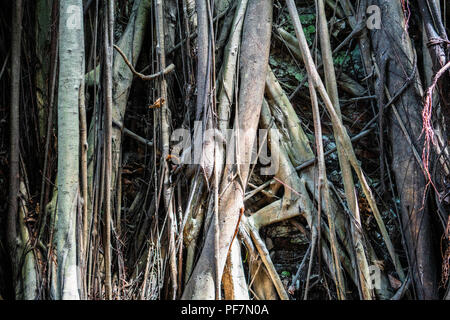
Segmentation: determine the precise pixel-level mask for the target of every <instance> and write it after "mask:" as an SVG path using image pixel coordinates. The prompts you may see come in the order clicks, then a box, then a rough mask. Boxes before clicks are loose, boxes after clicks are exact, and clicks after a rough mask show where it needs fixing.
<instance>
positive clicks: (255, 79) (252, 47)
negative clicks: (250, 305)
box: [182, 0, 272, 299]
mask: <svg viewBox="0 0 450 320" xmlns="http://www.w3.org/2000/svg"><path fill="white" fill-rule="evenodd" d="M271 26H272V1H271V0H262V1H259V0H251V1H249V3H248V8H247V14H246V16H245V20H244V27H243V37H242V49H241V58H240V73H241V79H240V83H241V86H240V92H239V109H238V119H237V121H236V125H237V126H235V129H238V128H239V129H240V137H239V141H238V146H237V150H238V151H237V154H239V156H240V163H241V164H240V165H238V166H239V169H238V168H236V166H235V165H227V166H226V167H225V171H224V178H223V180H222V183H221V193H222V196H221V199H220V202H219V228H220V236H219V238H220V252H219V261H218V264H219V270H220V271H221V272H222V271H223V269H224V266H225V261H226V258H227V254H228V249H229V246H230V243H231V240H232V238H233V235H234V233H235V230H236V227H237V222H238V219H239V212H240V210H241V208H243V198H244V188H245V186H244V185H245V183H246V181H247V177H248V173H249V163H250V156H251V150H252V147H253V143H254V141H255V138H256V129H257V126H258V120H259V115H260V111H261V105H262V101H263V96H264V80H265V75H266V72H267V63H268V60H269V48H270V36H271ZM244 129H245V131H244ZM244 132H245V133H244ZM237 171H238V172H239V175H240V177H239V178H237V177H235V174H236V172H237ZM243 184H244V185H243ZM221 277H222V275H221V274H220V275H219V278H221ZM214 288H215V285H214V226H213V224H211V225H210V227H209V229H208V231H207V235H206V240H205V246H204V247H203V250H202V253H201V255H200V258H199V261H198V262H197V265H196V266H195V268H194V271H193V274H192V276H191V278H190V280H189V281H188V283H187V285H186V288H185V291H184V293H183V297H182V298H183V299H214V298H215V292H214Z"/></svg>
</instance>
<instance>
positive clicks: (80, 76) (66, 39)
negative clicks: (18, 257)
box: [54, 0, 84, 300]
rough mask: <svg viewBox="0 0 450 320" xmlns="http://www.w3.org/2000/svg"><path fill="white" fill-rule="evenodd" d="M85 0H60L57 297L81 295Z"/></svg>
mask: <svg viewBox="0 0 450 320" xmlns="http://www.w3.org/2000/svg"><path fill="white" fill-rule="evenodd" d="M82 12H83V2H82V0H66V1H61V2H60V22H59V36H60V39H61V40H60V41H59V57H60V59H59V61H60V62H59V86H58V201H57V221H56V234H55V247H56V254H57V261H58V267H57V274H56V277H57V279H56V283H57V291H56V296H55V297H54V298H56V299H69V300H71V299H79V298H80V294H79V287H78V283H79V281H78V276H77V268H78V266H77V258H76V257H77V243H76V223H77V220H76V216H77V215H76V213H77V212H76V211H77V203H78V190H79V185H78V182H79V181H78V180H79V177H78V174H79V168H78V167H79V140H80V137H79V135H80V133H79V122H78V121H79V120H78V119H79V116H78V103H79V95H80V87H81V83H82V81H84V36H83V16H82Z"/></svg>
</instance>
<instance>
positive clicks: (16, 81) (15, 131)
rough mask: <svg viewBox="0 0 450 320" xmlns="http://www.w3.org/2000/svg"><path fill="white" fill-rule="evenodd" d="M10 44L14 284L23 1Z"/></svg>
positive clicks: (9, 232) (15, 16)
mask: <svg viewBox="0 0 450 320" xmlns="http://www.w3.org/2000/svg"><path fill="white" fill-rule="evenodd" d="M12 17H13V18H12V34H11V38H12V45H11V56H12V58H11V62H12V63H11V74H12V76H11V105H10V109H9V121H10V137H9V139H10V140H9V197H8V215H7V217H6V223H7V226H6V230H7V242H8V247H9V248H8V249H9V253H10V258H11V271H12V274H13V285H15V282H16V277H17V276H18V269H19V266H18V263H19V259H20V257H19V256H18V255H17V252H18V239H17V209H18V196H19V181H20V173H19V155H20V149H19V135H20V131H19V130H20V128H19V125H20V122H19V103H20V53H21V49H20V48H21V38H22V1H21V0H18V1H16V2H15V3H14V5H13V6H12Z"/></svg>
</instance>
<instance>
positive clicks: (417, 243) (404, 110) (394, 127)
mask: <svg viewBox="0 0 450 320" xmlns="http://www.w3.org/2000/svg"><path fill="white" fill-rule="evenodd" d="M371 4H375V5H378V6H379V7H380V8H382V10H383V11H382V17H383V20H382V27H381V29H380V30H374V31H373V32H372V46H373V50H374V53H375V55H376V57H377V64H378V65H381V64H382V61H380V59H382V58H381V57H384V56H386V57H388V59H389V60H390V61H389V63H388V66H387V72H386V75H385V77H386V83H387V89H388V91H389V92H390V94H391V95H392V96H393V95H394V94H395V93H396V91H397V90H398V89H399V88H401V87H402V85H403V84H404V83H405V81H406V79H407V77H408V76H410V75H411V73H412V70H413V69H414V64H415V63H416V60H415V59H414V52H413V50H414V49H413V47H412V45H411V41H410V39H409V37H408V35H407V34H405V33H404V30H405V28H404V17H403V12H402V9H401V5H400V3H399V2H397V1H388V0H378V1H371ZM422 94H423V93H422V88H421V84H420V79H419V76H418V75H417V73H416V74H414V78H413V80H412V84H411V86H410V87H408V88H407V89H406V90H405V91H404V93H403V94H402V95H401V96H400V97H399V98H398V102H396V103H395V105H396V106H397V111H398V114H399V116H400V118H401V121H402V123H403V124H404V126H405V127H406V129H407V131H408V134H409V135H410V137H411V139H412V141H413V144H414V145H415V147H416V149H418V150H421V145H422V143H423V142H422V141H421V140H420V135H421V130H422V121H421V117H420V115H421V106H422ZM389 120H390V124H389V128H390V130H389V140H390V144H391V148H392V154H393V159H392V165H393V166H392V170H393V171H394V176H395V180H396V185H397V191H398V195H399V197H400V209H401V221H402V228H403V232H404V233H405V238H406V244H405V245H406V249H407V252H408V255H409V260H410V264H411V265H410V268H411V270H412V271H411V272H412V274H413V280H414V281H413V283H414V286H415V289H416V293H417V297H418V298H419V299H435V298H437V285H436V264H435V257H434V255H433V249H432V245H431V226H430V217H429V214H430V213H429V211H428V210H427V207H426V204H424V202H423V201H424V196H425V193H424V191H425V185H426V181H425V177H424V174H423V172H422V169H421V167H420V165H419V164H418V163H417V161H416V159H415V158H414V156H413V152H412V150H411V146H410V145H409V143H408V142H407V139H405V135H404V133H403V131H402V130H401V127H400V123H399V122H398V119H397V118H396V116H395V115H394V113H393V112H389Z"/></svg>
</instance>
